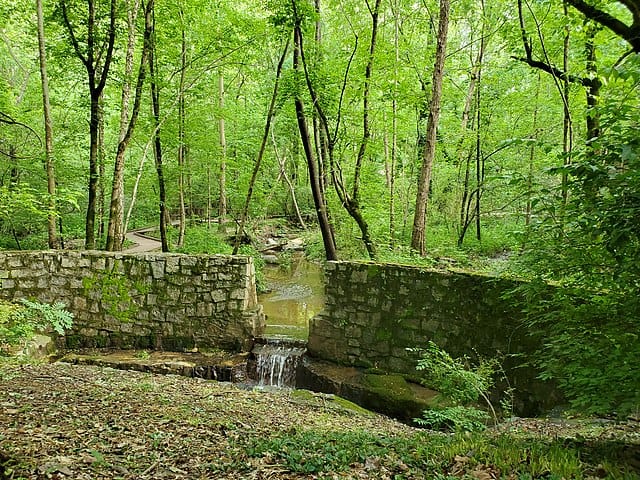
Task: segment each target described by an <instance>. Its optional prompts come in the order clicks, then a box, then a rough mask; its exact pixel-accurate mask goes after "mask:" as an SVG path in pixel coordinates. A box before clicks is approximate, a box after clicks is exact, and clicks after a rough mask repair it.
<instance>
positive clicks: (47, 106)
mask: <svg viewBox="0 0 640 480" xmlns="http://www.w3.org/2000/svg"><path fill="white" fill-rule="evenodd" d="M36 13H37V17H38V57H39V59H40V79H41V81H42V110H43V114H44V136H45V169H46V172H47V192H48V193H49V202H48V208H49V213H48V215H47V236H48V243H49V248H57V247H58V240H57V235H56V175H55V166H54V157H53V122H52V120H51V103H50V102H49V77H48V76H47V56H46V52H45V44H44V13H43V9H42V0H36Z"/></svg>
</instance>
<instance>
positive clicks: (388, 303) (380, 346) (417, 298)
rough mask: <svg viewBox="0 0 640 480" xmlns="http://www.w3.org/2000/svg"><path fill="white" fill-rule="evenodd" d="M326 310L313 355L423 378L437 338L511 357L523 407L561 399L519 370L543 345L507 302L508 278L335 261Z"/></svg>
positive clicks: (466, 350)
mask: <svg viewBox="0 0 640 480" xmlns="http://www.w3.org/2000/svg"><path fill="white" fill-rule="evenodd" d="M325 270H326V271H325V273H326V277H325V282H326V287H325V288H326V301H325V308H324V310H323V311H322V312H321V313H320V314H318V315H316V316H315V317H314V318H313V319H312V320H311V322H310V334H309V345H308V349H309V354H310V355H311V356H313V357H317V358H321V359H325V360H329V361H333V362H337V363H341V364H344V365H351V366H357V367H364V368H378V369H381V370H385V371H390V372H398V373H403V374H408V375H413V376H416V375H417V374H418V372H417V371H416V369H415V367H416V362H417V354H415V353H413V352H410V351H408V350H407V349H408V348H415V347H417V348H420V347H425V346H426V345H427V342H428V341H429V340H432V341H434V342H435V343H436V344H438V345H439V346H440V347H442V348H444V349H445V350H447V351H448V352H449V353H450V354H451V355H453V356H462V355H469V356H471V357H473V356H476V354H479V355H481V356H484V357H490V358H493V357H496V356H504V355H506V357H503V358H504V361H503V364H504V366H505V368H506V370H507V371H508V376H509V379H510V382H511V386H513V387H514V388H515V389H516V390H518V397H519V401H520V403H521V407H522V408H521V409H520V410H521V411H523V410H527V411H530V410H532V409H534V410H535V409H537V408H538V406H544V405H545V404H546V403H547V400H548V401H549V402H550V403H553V402H555V401H556V400H557V399H556V398H555V397H554V396H553V395H551V394H550V388H549V386H548V385H543V384H542V382H540V381H539V380H537V379H536V376H537V372H535V371H534V370H532V369H520V368H516V366H518V365H519V364H520V363H521V362H522V361H523V359H522V358H514V357H512V356H510V355H512V354H522V355H524V356H525V357H526V355H527V354H529V353H531V352H533V351H534V350H535V349H536V348H537V346H538V345H537V343H536V341H535V340H533V339H532V338H531V337H530V336H528V335H527V329H526V327H525V325H524V324H523V314H522V313H521V311H522V304H521V302H519V301H514V300H513V299H512V300H505V299H504V298H503V294H504V293H505V292H507V291H508V290H511V289H512V288H513V287H514V286H515V282H514V281H512V280H507V279H500V278H494V277H490V276H485V275H479V274H473V273H465V272H454V271H448V272H443V271H434V270H428V269H424V268H417V267H411V266H405V265H392V264H376V263H365V262H328V263H327V265H326V269H325Z"/></svg>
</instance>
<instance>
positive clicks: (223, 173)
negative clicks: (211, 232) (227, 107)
mask: <svg viewBox="0 0 640 480" xmlns="http://www.w3.org/2000/svg"><path fill="white" fill-rule="evenodd" d="M218 101H219V107H220V120H219V121H218V132H219V136H220V179H219V186H220V197H219V199H218V217H219V222H220V226H223V225H224V223H225V221H226V217H227V135H226V132H225V124H224V115H225V114H224V76H223V75H222V71H220V72H219V73H218Z"/></svg>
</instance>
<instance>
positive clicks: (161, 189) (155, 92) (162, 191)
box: [149, 0, 169, 252]
mask: <svg viewBox="0 0 640 480" xmlns="http://www.w3.org/2000/svg"><path fill="white" fill-rule="evenodd" d="M149 3H150V4H151V12H150V15H151V27H150V37H149V38H150V47H149V75H150V77H151V81H150V87H151V108H152V111H153V122H154V126H155V129H154V131H153V153H154V157H155V163H156V174H157V177H158V205H159V220H160V241H161V243H162V251H163V252H168V251H169V238H168V234H167V224H168V223H169V222H168V221H167V219H168V217H169V212H168V210H167V192H166V187H165V181H164V164H163V158H162V137H161V134H160V124H161V122H160V88H159V85H158V75H157V70H158V68H157V64H156V61H157V54H156V52H157V50H156V46H157V42H156V19H155V7H154V4H153V1H152V0H149Z"/></svg>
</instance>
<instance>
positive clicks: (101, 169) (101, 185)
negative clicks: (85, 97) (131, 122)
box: [96, 95, 107, 239]
mask: <svg viewBox="0 0 640 480" xmlns="http://www.w3.org/2000/svg"><path fill="white" fill-rule="evenodd" d="M106 158H107V155H106V153H105V147H104V96H103V95H100V113H99V116H98V199H97V208H98V211H97V212H96V215H97V217H98V238H99V239H102V238H104V234H105V228H104V227H105V221H106V220H105V218H106V216H107V215H106V206H105V204H106V197H107V195H106V193H105V181H106V173H105V160H106Z"/></svg>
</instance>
